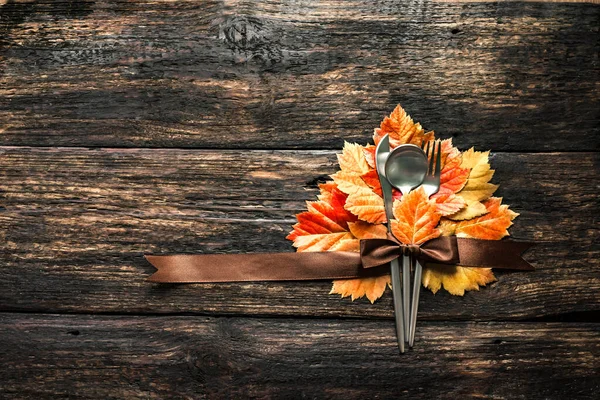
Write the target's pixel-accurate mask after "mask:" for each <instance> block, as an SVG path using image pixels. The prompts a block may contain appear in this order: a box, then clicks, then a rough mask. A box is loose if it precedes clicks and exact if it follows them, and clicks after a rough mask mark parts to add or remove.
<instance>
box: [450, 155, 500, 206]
mask: <svg viewBox="0 0 600 400" xmlns="http://www.w3.org/2000/svg"><path fill="white" fill-rule="evenodd" d="M489 154H490V152H489V151H486V152H480V151H474V150H473V148H471V149H469V150H467V151H465V152H464V153H463V154H462V161H461V165H460V166H461V168H468V169H470V170H471V172H470V173H469V177H468V178H467V183H466V184H465V186H464V187H463V189H462V190H461V191H460V192H458V196H460V197H462V198H463V199H464V200H465V202H466V203H467V205H469V204H472V203H475V202H478V201H482V200H485V199H487V198H489V197H490V196H491V195H492V194H494V192H495V191H496V189H498V186H497V185H493V184H491V183H489V181H490V179H492V176H494V170H493V169H491V168H490V164H489Z"/></svg>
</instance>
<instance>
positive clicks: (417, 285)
mask: <svg viewBox="0 0 600 400" xmlns="http://www.w3.org/2000/svg"><path fill="white" fill-rule="evenodd" d="M415 261H416V260H415ZM422 275H423V267H421V264H420V263H419V262H418V261H416V265H415V278H414V279H415V280H414V285H413V298H412V307H411V310H410V335H409V339H408V345H409V346H410V347H412V346H413V344H414V343H415V332H416V330H417V312H418V310H419V295H420V294H421V276H422Z"/></svg>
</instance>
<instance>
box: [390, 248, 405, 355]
mask: <svg viewBox="0 0 600 400" xmlns="http://www.w3.org/2000/svg"><path fill="white" fill-rule="evenodd" d="M391 273H392V294H393V296H394V317H395V318H396V338H397V339H398V347H399V348H400V353H404V341H405V338H408V336H406V335H405V334H404V333H405V329H406V328H405V327H406V325H405V323H404V312H403V310H404V308H403V307H402V289H401V288H402V282H401V278H400V265H399V264H398V259H395V260H392V262H391Z"/></svg>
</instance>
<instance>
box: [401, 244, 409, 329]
mask: <svg viewBox="0 0 600 400" xmlns="http://www.w3.org/2000/svg"><path fill="white" fill-rule="evenodd" d="M402 286H403V288H402V295H403V297H404V300H403V302H404V336H405V337H406V340H408V339H409V334H410V330H409V329H410V313H409V309H410V258H409V257H408V256H403V257H402Z"/></svg>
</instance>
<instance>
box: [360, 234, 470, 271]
mask: <svg viewBox="0 0 600 400" xmlns="http://www.w3.org/2000/svg"><path fill="white" fill-rule="evenodd" d="M409 255H412V256H413V257H415V258H416V259H417V260H419V262H420V263H421V264H422V265H424V264H426V263H431V262H433V263H436V264H452V265H456V264H458V263H459V261H460V257H459V253H458V244H457V241H456V236H442V237H439V238H436V239H435V240H430V241H428V242H425V243H423V244H422V245H416V244H404V243H400V242H399V241H398V240H397V239H396V238H395V237H393V236H392V235H388V237H387V239H366V240H361V241H360V258H361V261H362V265H363V268H373V267H378V266H381V265H384V264H387V263H389V262H390V261H392V260H394V259H396V258H398V257H400V256H409Z"/></svg>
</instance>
